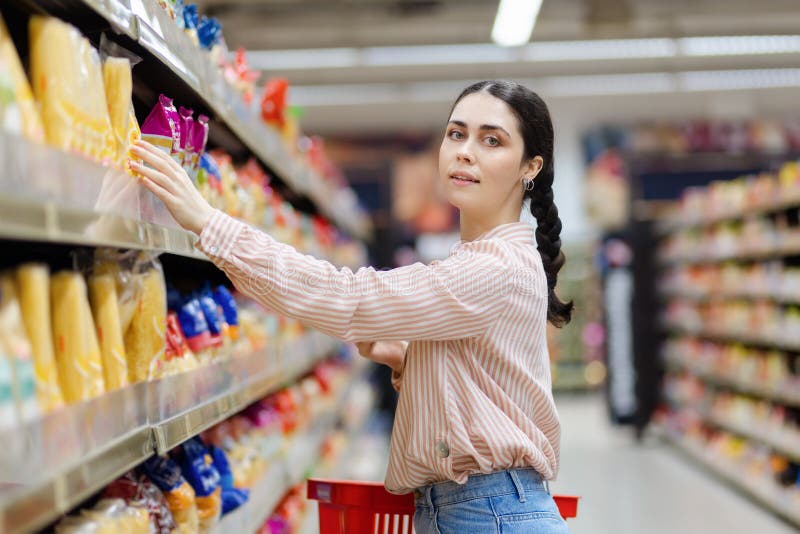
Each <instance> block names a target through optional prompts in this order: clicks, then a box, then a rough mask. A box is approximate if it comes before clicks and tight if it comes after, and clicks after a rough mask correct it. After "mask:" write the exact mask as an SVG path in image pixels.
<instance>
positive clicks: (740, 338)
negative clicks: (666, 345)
mask: <svg viewBox="0 0 800 534" xmlns="http://www.w3.org/2000/svg"><path fill="white" fill-rule="evenodd" d="M664 328H665V329H666V330H667V331H668V332H671V333H673V334H677V335H682V336H692V337H699V338H702V339H707V340H709V341H721V342H726V343H741V344H743V345H750V346H754V347H768V348H773V349H779V350H786V351H790V352H800V341H795V340H792V339H779V338H774V337H769V336H758V335H752V334H751V335H747V334H744V333H743V332H724V331H711V330H705V329H703V328H688V327H687V326H685V325H679V324H669V323H667V324H665V325H664Z"/></svg>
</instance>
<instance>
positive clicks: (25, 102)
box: [0, 16, 44, 142]
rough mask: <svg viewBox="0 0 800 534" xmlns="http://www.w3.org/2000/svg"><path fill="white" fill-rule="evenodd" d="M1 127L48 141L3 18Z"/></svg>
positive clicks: (0, 20) (0, 38) (0, 42)
mask: <svg viewBox="0 0 800 534" xmlns="http://www.w3.org/2000/svg"><path fill="white" fill-rule="evenodd" d="M0 128H2V129H4V130H6V131H9V132H12V133H15V134H19V135H23V136H25V137H27V138H28V139H30V140H32V141H37V142H43V141H44V126H42V118H41V117H40V116H39V110H38V109H36V102H35V101H34V99H33V93H32V92H31V86H30V84H29V83H28V78H27V77H26V76H25V70H24V69H23V68H22V63H21V62H20V60H19V56H18V55H17V50H16V48H15V47H14V43H13V41H12V40H11V36H10V35H9V33H8V28H7V27H6V25H5V22H3V17H2V16H0Z"/></svg>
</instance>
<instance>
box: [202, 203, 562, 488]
mask: <svg viewBox="0 0 800 534" xmlns="http://www.w3.org/2000/svg"><path fill="white" fill-rule="evenodd" d="M197 248H198V249H199V250H201V251H202V252H204V253H205V254H206V255H208V257H209V258H210V259H211V260H212V261H213V262H214V263H215V265H217V266H218V267H219V268H220V269H222V270H223V271H224V272H225V273H226V274H227V275H228V277H229V278H230V279H231V281H232V282H233V283H234V285H235V286H236V288H237V289H238V290H239V291H241V292H243V293H245V294H247V295H249V296H251V297H252V298H255V299H256V300H258V301H260V302H261V303H262V304H264V305H265V306H267V307H269V308H271V309H273V310H275V311H276V312H278V313H281V314H284V315H287V316H289V317H293V318H296V319H299V320H301V321H303V322H305V323H306V324H308V325H310V326H312V327H314V328H316V329H318V330H320V331H322V332H325V333H327V334H329V335H331V336H335V337H337V338H340V339H343V340H346V341H352V342H355V341H374V340H404V341H408V342H409V345H408V350H407V351H406V358H405V367H404V369H403V372H402V374H401V375H399V376H394V377H393V383H394V385H395V387H396V388H398V390H399V391H400V399H399V404H398V408H397V414H396V418H395V424H394V429H393V431H392V439H391V450H390V456H389V467H388V471H387V473H386V487H387V489H389V490H390V491H392V492H395V493H407V492H409V491H411V490H413V489H414V488H417V487H420V486H423V485H426V484H429V483H432V482H439V481H443V480H454V481H456V482H459V483H464V482H466V480H467V477H468V475H470V474H475V473H491V472H494V471H498V470H502V469H507V468H512V467H534V468H535V469H536V470H537V471H538V472H539V473H540V474H541V475H542V476H543V477H544V478H545V479H552V478H554V477H555V476H556V473H557V471H558V462H559V440H560V435H561V429H560V424H559V420H558V413H557V412H556V407H555V403H554V402H553V396H552V391H551V390H552V387H551V378H550V361H549V355H548V350H547V339H546V337H547V336H546V322H547V321H546V317H547V282H546V278H545V273H544V269H543V267H542V262H541V257H540V256H539V253H538V251H537V249H536V246H535V244H534V240H533V229H532V228H531V227H530V226H529V225H528V224H526V223H509V224H504V225H501V226H498V227H496V228H494V229H492V230H490V231H489V232H486V233H484V234H483V235H481V236H480V237H479V238H477V239H476V240H474V241H466V242H465V241H462V242H460V243H458V244H457V245H456V246H455V247H454V249H453V251H452V253H451V254H450V256H448V257H447V258H446V259H444V260H442V261H434V262H432V263H431V264H429V265H423V264H421V263H417V264H414V265H409V266H406V267H400V268H397V269H392V270H389V271H376V270H375V269H373V268H371V267H367V268H361V269H359V270H358V271H357V272H355V273H354V272H353V271H351V270H350V269H348V268H342V269H337V268H336V267H334V266H333V265H331V264H330V263H328V262H326V261H322V260H318V259H315V258H313V257H311V256H306V255H302V254H301V253H299V252H298V251H296V250H295V249H294V248H292V247H290V246H288V245H285V244H282V243H278V242H277V241H275V240H274V239H273V238H271V237H270V236H269V235H267V234H266V233H264V232H261V231H259V230H256V229H253V228H251V227H250V226H248V225H247V224H245V223H242V222H240V221H238V220H236V219H233V218H232V217H229V216H228V215H225V214H223V213H222V212H219V211H217V212H215V213H214V215H213V216H212V217H211V219H210V220H209V222H208V223H207V224H206V226H205V227H204V228H203V231H202V233H201V234H200V239H199V241H198V244H197Z"/></svg>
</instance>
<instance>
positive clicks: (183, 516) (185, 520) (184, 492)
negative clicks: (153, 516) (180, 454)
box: [142, 456, 199, 534]
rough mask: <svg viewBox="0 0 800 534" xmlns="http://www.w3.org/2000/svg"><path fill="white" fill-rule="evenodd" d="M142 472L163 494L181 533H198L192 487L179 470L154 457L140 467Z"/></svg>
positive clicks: (171, 463)
mask: <svg viewBox="0 0 800 534" xmlns="http://www.w3.org/2000/svg"><path fill="white" fill-rule="evenodd" d="M142 468H143V469H144V472H145V473H146V474H147V476H148V477H150V480H152V481H153V482H154V483H155V485H156V486H158V487H159V489H160V490H161V491H162V492H163V493H164V497H165V498H166V500H167V505H168V506H169V509H170V511H171V512H172V517H173V519H174V520H175V523H177V524H178V529H179V530H180V532H181V533H186V534H191V533H194V532H197V531H198V528H199V519H198V515H197V503H196V502H195V493H194V489H193V488H192V486H190V485H189V483H188V482H186V480H185V479H184V478H183V476H182V475H181V468H180V467H178V464H176V463H175V462H174V461H172V460H171V459H169V458H166V457H163V456H154V457H152V458H150V459H148V460H147V461H146V462H145V463H144V465H143V466H142Z"/></svg>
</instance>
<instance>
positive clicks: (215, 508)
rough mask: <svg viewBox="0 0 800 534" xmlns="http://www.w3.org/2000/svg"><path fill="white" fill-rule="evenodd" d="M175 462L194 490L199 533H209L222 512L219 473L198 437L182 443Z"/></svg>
mask: <svg viewBox="0 0 800 534" xmlns="http://www.w3.org/2000/svg"><path fill="white" fill-rule="evenodd" d="M176 461H177V462H178V464H179V465H180V466H181V471H182V473H183V476H184V478H185V479H186V480H187V481H188V482H189V484H191V486H192V487H193V488H194V491H195V495H196V500H197V511H198V514H199V517H200V531H201V532H209V531H210V530H211V529H212V528H213V527H214V525H216V523H217V521H218V520H219V517H220V514H221V512H222V497H221V494H222V488H221V487H220V476H219V472H218V471H217V470H216V469H215V468H214V464H213V460H212V459H211V457H210V455H209V453H208V451H207V450H206V447H205V445H204V444H203V442H202V441H201V440H200V438H198V437H194V438H191V439H189V440H188V441H186V442H185V443H183V445H181V446H180V447H179V448H178V449H177V451H176Z"/></svg>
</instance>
